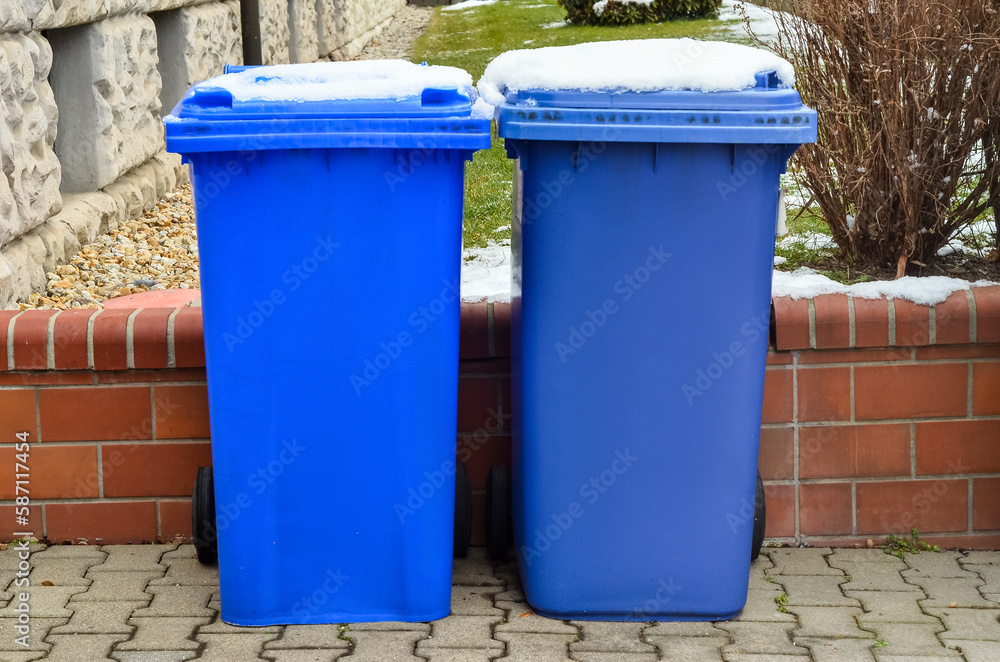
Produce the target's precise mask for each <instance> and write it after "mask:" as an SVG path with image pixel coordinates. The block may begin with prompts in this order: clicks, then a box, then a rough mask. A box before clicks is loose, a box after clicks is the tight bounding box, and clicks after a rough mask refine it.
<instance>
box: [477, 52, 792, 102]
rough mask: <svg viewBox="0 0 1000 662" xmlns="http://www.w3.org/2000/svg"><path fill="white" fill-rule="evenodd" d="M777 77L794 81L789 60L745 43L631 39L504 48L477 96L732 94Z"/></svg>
mask: <svg viewBox="0 0 1000 662" xmlns="http://www.w3.org/2000/svg"><path fill="white" fill-rule="evenodd" d="M763 72H774V75H775V76H776V78H777V82H778V84H779V85H780V86H782V87H791V86H792V85H794V84H795V70H794V69H793V68H792V65H791V64H789V62H788V61H787V60H784V59H782V58H780V57H778V56H777V55H775V54H773V53H769V52H768V51H764V50H761V49H758V48H751V47H749V46H741V45H739V44H730V43H727V42H717V41H698V40H696V39H687V38H685V39H636V40H630V41H602V42H593V43H586V44H576V45H574V46H550V47H547V48H536V49H528V50H517V51H508V52H506V53H503V54H501V55H499V56H498V57H497V58H496V59H494V60H493V61H492V62H490V64H489V66H487V67H486V72H485V73H484V74H483V77H482V78H481V79H480V80H479V84H478V88H479V93H480V94H481V95H482V97H483V98H484V99H485V100H486V101H487V102H488V103H491V104H494V105H499V104H501V103H503V102H504V101H505V99H506V97H507V95H508V94H514V95H516V94H517V92H519V91H521V90H579V91H583V92H615V93H627V92H664V91H675V90H676V91H680V90H691V91H696V92H736V91H739V90H745V89H748V88H753V87H755V86H757V85H758V78H757V74H759V73H763Z"/></svg>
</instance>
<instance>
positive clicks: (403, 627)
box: [349, 621, 431, 634]
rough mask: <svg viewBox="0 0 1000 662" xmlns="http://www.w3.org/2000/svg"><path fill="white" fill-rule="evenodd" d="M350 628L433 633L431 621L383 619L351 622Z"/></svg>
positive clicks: (366, 630) (362, 630) (367, 630)
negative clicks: (373, 621)
mask: <svg viewBox="0 0 1000 662" xmlns="http://www.w3.org/2000/svg"><path fill="white" fill-rule="evenodd" d="M349 628H350V629H351V630H356V631H358V632H423V633H424V634H430V633H431V624H430V623H407V622H405V621H381V622H377V623H351V624H350V626H349Z"/></svg>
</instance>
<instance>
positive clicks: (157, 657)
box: [111, 651, 198, 662]
mask: <svg viewBox="0 0 1000 662" xmlns="http://www.w3.org/2000/svg"><path fill="white" fill-rule="evenodd" d="M197 655H198V653H196V652H195V651H112V652H111V657H112V658H113V659H115V660H118V662H186V660H193V659H194V658H195V657H196V656H197Z"/></svg>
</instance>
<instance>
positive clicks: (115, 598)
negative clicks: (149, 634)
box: [72, 568, 163, 603]
mask: <svg viewBox="0 0 1000 662" xmlns="http://www.w3.org/2000/svg"><path fill="white" fill-rule="evenodd" d="M161 576H163V573H162V572H157V571H155V570H154V571H139V572H94V569H93V568H91V569H90V570H89V571H88V572H87V578H88V579H92V580H94V581H93V583H92V584H91V585H90V587H89V588H86V589H85V590H86V593H77V594H76V595H74V596H73V598H72V599H73V600H76V601H87V602H147V603H148V602H149V598H150V596H149V595H148V594H147V593H146V584H148V583H149V580H151V579H155V578H157V577H161ZM76 590H77V591H80V590H82V589H81V588H80V587H77V589H76Z"/></svg>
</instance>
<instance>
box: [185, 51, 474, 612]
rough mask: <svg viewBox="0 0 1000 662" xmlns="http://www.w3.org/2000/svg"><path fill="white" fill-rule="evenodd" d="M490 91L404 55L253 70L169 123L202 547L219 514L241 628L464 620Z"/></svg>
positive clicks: (208, 87)
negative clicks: (467, 281) (479, 114)
mask: <svg viewBox="0 0 1000 662" xmlns="http://www.w3.org/2000/svg"><path fill="white" fill-rule="evenodd" d="M470 93H471V80H470V79H469V78H468V74H466V73H465V72H463V71H461V70H457V69H452V68H448V67H421V66H419V65H414V64H410V63H404V62H394V63H393V62H390V63H371V62H368V63H356V62H350V63H325V64H315V65H284V66H273V67H260V68H253V69H245V70H244V69H242V68H233V69H232V73H229V74H226V75H225V76H222V77H219V78H215V79H211V80H208V81H205V82H203V83H199V84H197V85H195V86H194V87H192V88H191V90H189V91H188V93H187V95H186V96H185V97H184V99H183V100H182V101H181V102H180V103H179V104H178V105H177V107H176V108H175V109H174V111H173V113H172V114H171V115H170V116H169V117H168V118H166V127H167V148H168V149H169V150H170V151H173V152H179V153H181V154H183V155H184V159H185V161H186V162H187V163H189V164H190V166H191V174H192V178H193V188H194V199H195V204H196V211H197V225H198V246H199V255H200V262H201V286H202V305H203V309H204V337H205V354H206V361H207V379H208V395H209V415H210V420H211V432H212V458H213V468H214V471H213V477H214V491H213V490H212V489H211V486H210V485H209V486H207V487H205V489H204V490H203V492H202V493H201V496H202V497H203V501H204V503H202V504H198V503H196V504H195V505H196V512H195V526H196V530H195V540H196V543H198V542H199V540H200V543H201V544H202V546H203V547H206V548H207V547H208V546H209V545H210V544H211V543H212V542H214V541H213V540H210V539H209V540H206V539H205V538H206V537H210V535H211V534H212V532H208V534H206V533H205V531H204V530H201V529H202V527H200V526H199V525H198V513H199V510H198V508H199V507H200V508H202V509H203V510H204V518H205V519H206V520H208V519H211V518H216V519H217V521H215V522H213V524H214V528H215V529H217V551H218V559H219V581H220V585H221V604H222V618H223V620H224V621H226V622H228V623H233V624H237V625H270V624H282V623H342V622H357V621H383V620H391V621H428V620H434V619H438V618H443V617H444V616H447V615H448V613H449V612H450V595H451V567H452V540H453V538H452V532H453V522H454V517H455V514H454V513H455V510H454V507H455V473H456V464H455V420H456V407H457V405H456V402H457V379H458V333H459V301H460V295H459V275H460V274H459V270H460V264H461V248H462V204H463V190H464V189H463V184H464V165H465V162H466V161H468V160H469V159H470V158H471V156H472V154H473V152H474V151H476V150H478V149H481V148H484V147H488V146H489V144H490V129H489V120H488V119H477V118H474V117H472V115H471V112H470V108H471V106H472V100H471V99H470ZM203 487H204V486H203ZM198 489H199V488H198V486H197V485H196V491H195V500H196V502H197V501H198V499H199V491H198ZM211 499H214V504H209V503H208V502H209V501H210V500H211ZM213 506H214V508H213ZM203 551H206V550H204V549H199V555H200V554H201V553H202V552H203Z"/></svg>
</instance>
